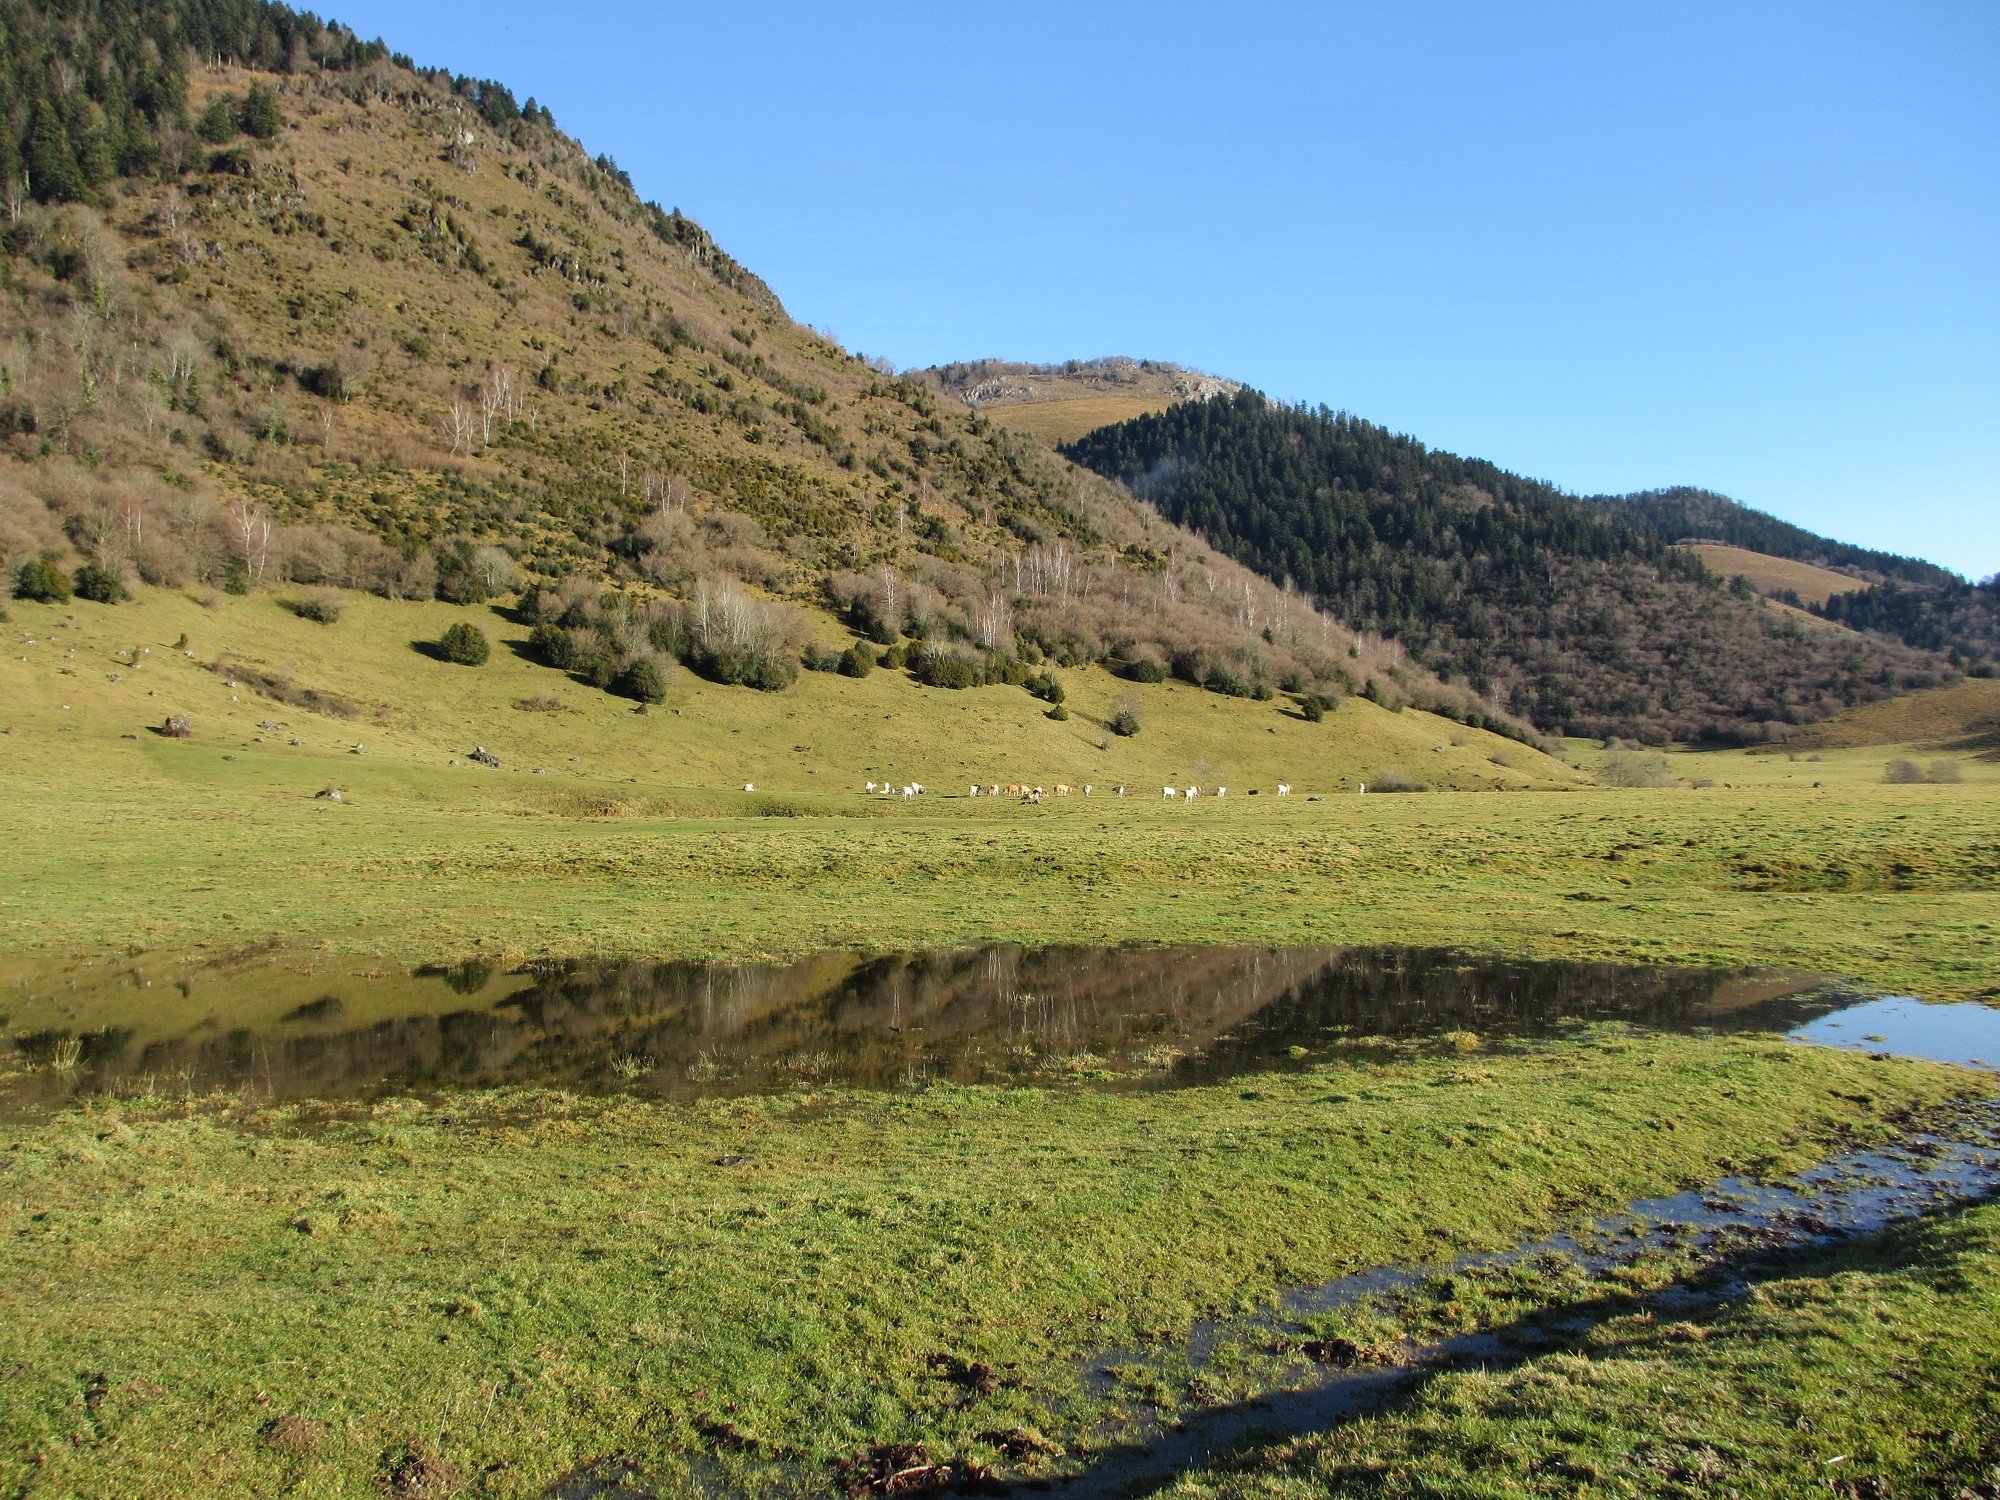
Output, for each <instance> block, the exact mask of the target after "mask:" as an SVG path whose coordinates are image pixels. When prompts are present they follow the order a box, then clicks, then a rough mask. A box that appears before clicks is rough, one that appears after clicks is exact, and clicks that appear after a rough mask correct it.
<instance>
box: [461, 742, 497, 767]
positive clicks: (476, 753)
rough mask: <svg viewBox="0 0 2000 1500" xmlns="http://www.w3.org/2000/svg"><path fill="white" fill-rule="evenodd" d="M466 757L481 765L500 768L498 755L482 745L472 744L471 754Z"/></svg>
mask: <svg viewBox="0 0 2000 1500" xmlns="http://www.w3.org/2000/svg"><path fill="white" fill-rule="evenodd" d="M466 759H467V760H473V761H477V762H478V763H479V764H480V765H482V766H491V767H493V769H494V770H496V771H497V770H499V769H500V757H499V756H497V755H495V754H494V753H493V752H492V751H491V750H488V749H487V748H486V747H485V746H484V745H474V746H473V747H472V754H470V755H468V756H467V757H466Z"/></svg>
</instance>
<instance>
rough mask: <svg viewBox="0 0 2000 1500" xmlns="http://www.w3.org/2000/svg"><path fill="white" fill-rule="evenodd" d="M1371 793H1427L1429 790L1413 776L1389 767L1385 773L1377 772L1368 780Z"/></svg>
mask: <svg viewBox="0 0 2000 1500" xmlns="http://www.w3.org/2000/svg"><path fill="white" fill-rule="evenodd" d="M1368 790H1369V791H1371V792H1428V791H1429V790H1430V788H1429V787H1428V786H1426V785H1424V783H1423V782H1421V781H1419V780H1417V779H1416V777H1414V776H1410V775H1407V774H1405V773H1404V772H1402V771H1399V770H1397V769H1396V768H1395V767H1394V766H1391V767H1390V768H1389V769H1388V770H1386V771H1377V772H1376V773H1375V774H1374V775H1373V776H1371V777H1369V778H1368Z"/></svg>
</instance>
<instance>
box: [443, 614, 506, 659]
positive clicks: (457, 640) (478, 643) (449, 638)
mask: <svg viewBox="0 0 2000 1500" xmlns="http://www.w3.org/2000/svg"><path fill="white" fill-rule="evenodd" d="M437 649H438V655H439V656H442V657H443V658H444V659H445V660H446V661H453V662H457V663H458V664H459V665H460V666H461V667H483V666H485V665H486V658H487V657H489V656H491V655H492V654H493V646H492V643H491V642H490V641H488V640H487V639H486V632H485V631H483V630H481V629H480V628H479V627H478V626H477V625H474V624H472V623H471V622H470V621H467V620H460V621H459V622H458V623H457V624H455V625H447V626H446V627H445V631H444V634H443V635H441V636H439V637H438V641H437Z"/></svg>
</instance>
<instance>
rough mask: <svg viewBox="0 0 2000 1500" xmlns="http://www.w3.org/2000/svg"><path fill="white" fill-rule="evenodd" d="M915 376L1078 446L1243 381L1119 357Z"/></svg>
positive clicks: (996, 364)
mask: <svg viewBox="0 0 2000 1500" xmlns="http://www.w3.org/2000/svg"><path fill="white" fill-rule="evenodd" d="M910 373H911V374H912V375H914V376H915V377H916V378H917V379H919V380H922V381H924V382H925V383H926V384H928V385H931V386H933V387H935V388H936V389H937V390H939V391H940V392H942V393H944V394H945V395H948V396H952V397H955V398H957V399H958V400H960V401H963V402H964V403H965V404H966V405H967V406H970V407H972V408H973V409H974V410H976V411H983V412H989V413H991V414H992V416H993V419H994V420H995V421H996V422H999V423H1001V424H1002V425H1003V426H1007V427H1011V428H1013V429H1014V430H1015V431H1017V432H1025V433H1027V434H1029V435H1030V436H1031V437H1035V438H1039V439H1040V440H1041V441H1043V442H1045V443H1068V442H1074V441H1075V440H1076V439H1077V438H1080V437H1082V436H1083V435H1084V434H1085V433H1086V432H1089V431H1091V430H1092V429H1093V428H1097V427H1107V426H1109V425H1110V424H1112V423H1114V422H1123V421H1127V420H1129V419H1130V418H1132V417H1140V416H1145V415H1147V414H1149V413H1151V412H1158V411H1165V410H1166V409H1167V408H1168V407H1169V406H1171V405H1173V404H1174V403H1175V402H1176V401H1200V400H1205V399H1206V398H1208V397H1210V396H1226V395H1233V394H1234V393H1235V392H1237V391H1239V390H1241V389H1242V388H1243V387H1242V384H1241V382H1239V381H1234V380H1225V379H1223V378H1222V377H1221V376H1219V375H1204V374H1202V373H1201V372H1200V371H1198V370H1190V369H1187V368H1185V367H1183V366H1181V365H1177V364H1172V363H1170V362H1168V361H1166V360H1158V359H1130V358H1125V357H1122V356H1114V357H1111V358H1107V359H1070V360H1064V361H1063V362H1062V363H1061V364H1042V365H1036V364H1021V363H1017V362H1012V361H1008V360H999V359H977V360H968V361H964V362H962V363H959V364H950V365H933V366H931V367H930V368H929V369H926V370H913V371H911V372H910Z"/></svg>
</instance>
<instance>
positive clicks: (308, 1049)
mask: <svg viewBox="0 0 2000 1500" xmlns="http://www.w3.org/2000/svg"><path fill="white" fill-rule="evenodd" d="M434 972H435V973H436V975H437V977H438V978H439V979H440V980H442V981H443V983H444V984H445V985H446V986H447V987H448V991H449V992H448V993H444V992H441V994H442V998H443V999H444V1000H445V1001H446V1002H447V1003H456V1002H458V1001H459V999H460V998H461V997H470V996H476V995H483V994H485V993H486V992H487V991H488V990H489V988H490V986H491V982H492V979H493V976H492V975H491V974H490V973H484V972H481V973H477V974H467V973H464V972H462V971H459V970H453V971H434ZM517 978H518V980H519V982H520V983H521V985H522V986H523V987H522V988H519V989H516V990H515V991H513V992H512V993H511V994H508V995H507V996H506V997H505V998H504V999H501V1000H499V1001H498V1003H497V1004H483V1005H481V1006H480V1007H479V1008H476V1009H474V1008H462V1009H446V1010H444V1012H443V1013H441V1014H420V1015H413V1016H407V1017H403V1018H399V1019H394V1020H385V1021H380V1022H376V1023H373V1024H366V1025H358V1026H357V1025H350V1024H344V1017H345V1016H346V1014H347V1011H348V1007H347V1006H346V1004H345V1003H344V1002H343V1001H342V999H341V997H340V995H339V994H338V993H328V994H325V995H322V996H320V997H319V998H317V999H314V1000H311V1001H308V1002H304V1003H301V1004H299V1005H297V1006H295V1007H292V1008H291V1009H289V1010H288V1011H286V1012H285V1015H284V1019H283V1021H282V1022H280V1023H279V1024H277V1025H275V1026H265V1027H263V1028H261V1029H249V1028H245V1029H239V1030H231V1031H226V1032H219V1031H218V1030H217V1029H215V1028H214V1027H205V1028H201V1029H198V1030H196V1031H195V1032H193V1033H191V1034H189V1035H185V1036H179V1037H171V1038H155V1039H150V1040H141V1039H140V1038H139V1037H138V1036H137V1035H136V1034H135V1033H134V1032H132V1031H129V1030H125V1029H122V1028H116V1027H114V1028H109V1029H106V1030H102V1031H96V1032H89V1033H86V1034H84V1035H82V1036H80V1037H76V1036H72V1035H71V1034H70V1033H67V1032H62V1031H44V1032H40V1033H36V1034H34V1035H31V1036H23V1037H16V1038H15V1039H14V1045H15V1047H16V1049H17V1052H18V1054H20V1055H19V1057H18V1058H17V1061H18V1062H26V1063H28V1064H30V1065H31V1067H32V1071H25V1072H21V1073H17V1075H16V1077H15V1078H14V1079H13V1080H12V1086H11V1087H10V1088H9V1093H10V1094H11V1095H12V1096H13V1098H14V1099H15V1101H16V1102H19V1103H40V1104H51V1103H57V1102H60V1101H61V1100H63V1099H64V1098H67V1097H70V1096H72V1095H74V1094H76V1093H79V1092H102V1091H114V1092H130V1091H133V1090H135V1089H138V1090H147V1089H165V1090H168V1091H178V1090H179V1089H182V1088H187V1089H192V1090H195V1091H205V1090H207V1089H211V1088H217V1087H221V1088H228V1089H246V1090H249V1091H251V1092H253V1093H255V1094H258V1095H262V1096H265V1097H271V1098H278V1099H305V1098H325V1099H337V1098H347V1097H353V1096H355V1095H358V1094H366V1093H369V1092H373V1091H377V1090H381V1089H383V1088H418V1089H424V1088H435V1087H479V1086H490V1085H496V1084H550V1085H560V1086H566V1087H577V1088H586V1089H607V1088H630V1089H633V1090H636V1091H640V1092H646V1093H653V1094H659V1095H664V1096H668V1097H676V1098H688V1097H694V1096H697V1095H702V1094H715V1093H731V1092H742V1091H755V1090H768V1089H773V1088H783V1087H787V1086H793V1085H799V1084H812V1083H837V1084H850V1085H859V1086H864V1087H899V1086H907V1085H910V1084H915V1083H920V1082H925V1081H933V1080H951V1081H956V1082H963V1083H973V1082H1008V1081H1016V1082H1018V1081H1034V1080H1037V1079H1041V1080H1048V1079H1053V1078H1058V1077H1063V1076H1076V1075H1078V1074H1093V1075H1098V1074H1102V1073H1104V1072H1107V1071H1109V1072H1113V1073H1118V1074H1128V1075H1133V1076H1137V1077H1155V1078H1160V1079H1163V1080H1165V1081H1168V1082H1193V1081H1198V1080H1204V1079H1210V1078H1216V1077H1222V1076H1226V1075H1228V1074H1230V1073H1234V1072H1240V1071H1246V1070H1250V1069H1254V1068H1260V1067H1270V1066H1274V1065H1275V1066H1284V1065H1290V1064H1291V1063H1292V1062H1293V1061H1294V1060H1295V1059H1296V1058H1298V1057H1300V1056H1303V1057H1307V1058H1309V1057H1311V1056H1313V1055H1314V1054H1315V1053H1317V1052H1319V1051H1321V1050H1322V1049H1324V1048H1325V1047H1326V1046H1328V1045H1331V1044H1333V1043H1334V1042H1336V1041H1337V1040H1339V1039H1340V1038H1343V1037H1346V1038H1352V1037H1359V1036H1388V1037H1398V1038H1409V1037H1420V1036H1424V1035H1432V1034H1441V1033H1444V1032H1448V1031H1458V1030H1465V1031H1473V1032H1477V1033H1479V1034H1480V1035H1482V1036H1496V1035H1519V1034H1532V1033H1537V1032H1544V1031H1548V1030H1550V1029H1553V1028H1555V1027H1557V1026H1559V1025H1561V1024H1563V1023H1566V1022H1568V1021H1572V1020H1577V1019H1611V1018H1616V1019H1624V1020H1630V1021H1634V1022H1637V1023H1640V1024H1644V1025H1650V1026H1661V1027H1686V1026H1692V1025H1724V1026H1729V1025H1738V1024H1741V1025H1749V1026H1759V1027H1774V1026H1785V1025H1790V1024H1792V1023H1793V1022H1794V1021H1796V1020H1797V1019H1799V1018H1800V1016H1801V1015H1804V1014H1810V1013H1817V1011H1819V1010H1823V1009H1825V1008H1826V1007H1825V1005H1824V1003H1821V1004H1817V1005H1814V1004H1812V1003H1811V1002H1809V1001H1805V1000H1795V1001H1792V1002H1790V1003H1787V1001H1786V998H1785V997H1787V996H1797V995H1799V994H1800V992H1801V991H1803V990H1805V989H1806V988H1807V985H1808V983H1809V981H1806V980H1803V979H1798V978H1791V979H1782V978H1774V977H1773V976H1769V975H1763V976H1731V975H1727V974H1723V973H1720V972H1717V971H1713V970H1700V969H1641V968H1625V967H1618V966H1613V965H1605V964H1566V963H1528V962H1518V961H1495V960H1474V959H1468V958H1466V957H1464V956H1463V955H1456V954H1452V953H1448V952H1441V951H1435V950H1421V949H1338V948H1301V949H1269V948H1131V949H1103V948H1051V949H1037V950H1027V949H1020V948H1013V947H996V948H987V949H979V950H968V951H957V952H932V953H922V954H917V955H914V956H898V957H885V958H874V959H858V958H855V957H854V956H852V955H845V954H833V955H825V956H822V957H819V958H816V959H811V960H808V961H806V962H803V963H799V964H792V965H785V966H777V965H741V966H724V965H715V964H687V963H640V964H622V965H615V966H610V965H572V966H558V967H547V968H539V969H535V970H532V971H530V972H528V973H525V974H523V975H520V976H517ZM1774 1007H1775V1008H1774ZM267 1013H268V1012H267ZM58 1064H67V1066H58Z"/></svg>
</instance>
